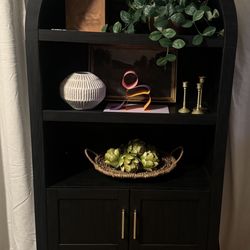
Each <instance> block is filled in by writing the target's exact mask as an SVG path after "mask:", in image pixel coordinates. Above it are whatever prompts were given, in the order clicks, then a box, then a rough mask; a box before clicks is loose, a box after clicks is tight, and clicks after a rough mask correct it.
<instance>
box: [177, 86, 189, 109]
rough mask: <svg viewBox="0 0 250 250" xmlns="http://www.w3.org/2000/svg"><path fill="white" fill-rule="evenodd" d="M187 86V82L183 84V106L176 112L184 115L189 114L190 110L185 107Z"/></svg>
mask: <svg viewBox="0 0 250 250" xmlns="http://www.w3.org/2000/svg"><path fill="white" fill-rule="evenodd" d="M187 85H188V82H183V85H182V86H183V106H182V108H181V109H179V110H178V112H179V113H182V114H186V113H189V112H190V110H189V109H188V108H187V107H186V95H187Z"/></svg>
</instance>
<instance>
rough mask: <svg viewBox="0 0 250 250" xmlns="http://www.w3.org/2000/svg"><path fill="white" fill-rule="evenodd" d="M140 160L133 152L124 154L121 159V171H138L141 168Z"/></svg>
mask: <svg viewBox="0 0 250 250" xmlns="http://www.w3.org/2000/svg"><path fill="white" fill-rule="evenodd" d="M139 165H140V160H139V159H138V157H136V156H135V155H133V154H128V153H127V154H124V155H123V156H122V157H121V160H120V166H121V171H123V172H124V171H125V172H128V173H130V172H136V171H137V170H138V168H139Z"/></svg>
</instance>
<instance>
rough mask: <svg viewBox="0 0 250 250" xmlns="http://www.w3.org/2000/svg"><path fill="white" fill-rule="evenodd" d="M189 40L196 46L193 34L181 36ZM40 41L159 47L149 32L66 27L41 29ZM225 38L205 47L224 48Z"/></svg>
mask: <svg viewBox="0 0 250 250" xmlns="http://www.w3.org/2000/svg"><path fill="white" fill-rule="evenodd" d="M179 37H180V38H182V39H184V40H185V41H186V42H187V47H194V46H193V45H192V43H191V41H192V36H189V35H182V36H179ZM39 41H48V42H71V43H91V44H110V45H112V44H127V45H144V46H150V47H159V45H158V44H157V43H156V42H153V41H151V40H150V39H149V38H148V34H124V33H118V34H114V33H104V32H80V31H70V30H64V29H58V30H47V29H39ZM223 45H224V39H223V38H222V37H220V38H213V39H207V41H205V42H204V43H203V45H202V46H203V47H215V48H216V47H218V48H220V47H221V48H222V47H223Z"/></svg>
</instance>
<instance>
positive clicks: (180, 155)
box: [170, 146, 184, 164]
mask: <svg viewBox="0 0 250 250" xmlns="http://www.w3.org/2000/svg"><path fill="white" fill-rule="evenodd" d="M178 150H180V154H179V157H178V158H177V159H176V161H175V164H176V163H177V162H178V161H179V160H180V159H181V157H182V155H183V153H184V149H183V147H182V146H179V147H177V148H175V149H174V150H173V151H172V152H171V153H170V154H171V156H173V154H174V153H175V152H176V151H178Z"/></svg>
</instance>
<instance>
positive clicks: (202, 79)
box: [199, 76, 206, 110]
mask: <svg viewBox="0 0 250 250" xmlns="http://www.w3.org/2000/svg"><path fill="white" fill-rule="evenodd" d="M205 79H206V77H205V76H199V83H200V84H201V90H200V92H201V93H200V103H199V108H200V109H201V110H204V108H203V107H202V91H203V84H204V82H205Z"/></svg>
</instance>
